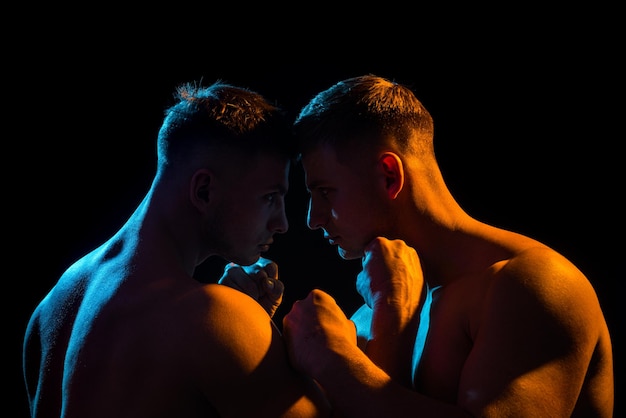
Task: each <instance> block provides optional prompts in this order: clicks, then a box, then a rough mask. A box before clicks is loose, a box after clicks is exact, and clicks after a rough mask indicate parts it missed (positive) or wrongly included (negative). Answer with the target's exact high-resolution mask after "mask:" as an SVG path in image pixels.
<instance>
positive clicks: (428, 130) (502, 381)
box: [283, 75, 614, 418]
mask: <svg viewBox="0 0 626 418" xmlns="http://www.w3.org/2000/svg"><path fill="white" fill-rule="evenodd" d="M295 126H296V132H297V135H298V137H299V139H300V142H301V152H302V164H303V167H304V170H305V174H306V185H307V188H308V190H309V192H310V201H309V211H308V224H309V227H310V228H312V229H320V230H322V231H323V233H324V237H325V238H327V239H328V241H329V242H330V244H332V245H336V246H337V248H338V251H339V254H340V255H341V257H343V258H345V259H354V258H361V257H362V262H363V271H362V272H361V273H360V274H359V275H358V277H357V288H358V290H359V293H360V294H361V295H362V296H363V298H364V301H365V304H364V305H363V307H362V308H360V309H359V310H358V311H357V312H356V313H355V314H354V315H353V316H352V317H351V318H350V319H352V321H350V320H349V319H348V318H347V317H346V316H345V314H344V313H343V312H342V311H341V309H340V308H339V307H338V306H337V304H336V303H335V301H334V300H333V298H332V297H331V296H330V295H328V294H326V293H325V292H323V291H320V290H313V291H312V292H311V293H310V294H309V295H308V297H307V298H306V299H304V300H301V301H298V302H296V303H295V304H294V306H293V307H292V309H291V311H290V312H289V313H288V314H287V315H285V317H284V320H283V331H284V333H285V337H286V338H287V340H288V343H289V352H290V355H291V358H292V361H293V363H294V364H295V365H296V367H297V368H298V369H299V370H301V371H303V372H305V373H307V374H309V375H310V376H312V377H313V378H314V379H315V380H316V381H317V382H318V383H319V384H321V386H322V387H323V388H324V390H325V392H326V394H327V396H328V397H329V399H330V400H331V402H332V403H333V405H334V406H335V407H336V408H337V410H338V412H339V413H340V414H342V415H345V416H347V417H357V416H358V417H361V418H363V417H383V416H388V417H396V418H398V417H416V416H419V417H469V416H476V417H497V418H500V417H505V416H506V417H508V416H511V417H548V416H550V417H570V416H573V417H606V418H610V417H612V411H613V402H614V388H613V362H612V348H611V341H610V336H609V332H608V329H607V325H606V322H605V318H604V315H603V312H602V309H601V307H600V305H599V302H598V298H597V296H596V293H595V291H594V289H593V287H592V286H591V284H590V282H589V281H588V279H587V278H586V277H585V275H584V274H583V273H582V272H581V271H580V270H579V269H578V268H577V267H576V266H575V265H574V264H572V263H571V262H570V261H569V260H567V259H566V258H565V257H564V256H563V255H561V254H559V253H558V252H557V251H555V250H554V249H552V248H550V247H549V246H547V245H545V244H543V243H541V242H538V241H537V240H535V239H532V238H530V237H527V236H524V235H520V234H518V233H515V232H511V231H507V230H504V229H501V228H498V227H495V226H491V225H488V224H486V223H483V222H481V221H479V220H477V219H475V218H473V217H472V216H470V215H469V214H468V213H466V212H465V211H464V210H463V208H461V207H460V205H459V204H458V203H457V201H456V200H455V198H454V196H452V194H451V193H450V191H449V190H448V188H447V186H446V183H445V182H444V179H443V176H442V173H441V171H440V169H439V166H438V164H437V160H436V158H435V153H434V147H433V132H434V129H433V120H432V118H431V116H430V114H429V112H428V111H427V110H426V109H425V108H424V106H423V105H422V104H421V103H420V101H419V100H418V99H417V98H416V97H415V96H414V94H413V93H412V92H411V91H410V90H409V89H407V88H406V87H404V86H402V85H400V84H397V83H395V82H391V81H389V80H386V79H383V78H380V77H376V76H373V75H368V76H362V77H355V78H351V79H347V80H344V81H341V82H339V83H337V84H335V85H334V86H332V87H330V88H329V89H328V90H326V91H323V92H321V93H319V94H318V95H317V96H316V97H314V98H313V99H312V100H311V101H310V102H309V104H308V105H306V106H305V107H304V108H303V109H302V111H301V113H300V115H299V117H298V119H297V121H296V124H295ZM468 128H469V127H468ZM468 134H469V135H471V134H472V132H471V131H470V132H468ZM355 324H356V328H355V326H354V325H355Z"/></svg>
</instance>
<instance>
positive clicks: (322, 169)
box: [302, 144, 349, 187]
mask: <svg viewBox="0 0 626 418" xmlns="http://www.w3.org/2000/svg"><path fill="white" fill-rule="evenodd" d="M302 168H303V169H304V174H305V178H306V184H307V186H309V187H312V186H315V185H318V184H326V183H335V182H338V181H340V180H341V179H342V178H344V176H345V174H347V172H348V171H349V167H348V166H346V165H345V164H342V163H340V162H339V159H338V156H337V153H336V151H335V149H334V148H333V147H331V146H330V145H327V144H324V145H319V146H317V147H315V148H312V149H310V150H309V151H308V152H307V153H306V154H305V155H303V156H302Z"/></svg>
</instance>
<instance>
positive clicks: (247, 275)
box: [218, 257, 285, 317]
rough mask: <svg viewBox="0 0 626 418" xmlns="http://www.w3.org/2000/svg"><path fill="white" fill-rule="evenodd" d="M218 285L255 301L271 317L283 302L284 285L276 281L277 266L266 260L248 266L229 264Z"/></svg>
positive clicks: (261, 259) (262, 259)
mask: <svg viewBox="0 0 626 418" xmlns="http://www.w3.org/2000/svg"><path fill="white" fill-rule="evenodd" d="M218 283H219V284H222V285H225V286H228V287H232V288H233V289H237V290H239V291H241V292H243V293H245V294H247V295H248V296H250V297H251V298H252V299H254V300H256V301H257V302H258V303H259V304H260V305H261V306H262V307H263V309H265V311H266V312H267V313H268V314H269V316H270V317H273V316H274V314H275V313H276V310H277V309H278V307H279V306H280V303H281V302H282V300H283V292H284V290H285V285H284V284H283V282H281V281H280V280H278V265H277V264H276V263H274V262H273V261H272V260H268V259H267V258H263V257H261V258H259V260H258V261H257V262H256V263H254V264H252V265H249V266H240V265H238V264H234V263H229V264H227V265H226V266H225V267H224V274H223V275H222V277H221V278H220V279H219V280H218Z"/></svg>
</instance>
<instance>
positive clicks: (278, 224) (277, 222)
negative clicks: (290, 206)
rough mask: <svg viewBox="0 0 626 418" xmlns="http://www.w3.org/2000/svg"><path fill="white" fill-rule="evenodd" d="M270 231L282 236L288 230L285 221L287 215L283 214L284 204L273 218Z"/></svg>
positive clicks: (287, 224) (287, 223) (287, 222)
mask: <svg viewBox="0 0 626 418" xmlns="http://www.w3.org/2000/svg"><path fill="white" fill-rule="evenodd" d="M271 229H272V231H274V232H275V233H278V234H284V233H285V232H287V230H288V229H289V221H288V220H287V213H286V212H285V205H284V204H282V205H281V206H280V209H279V210H278V211H277V212H276V215H275V216H274V217H273V219H272V225H271Z"/></svg>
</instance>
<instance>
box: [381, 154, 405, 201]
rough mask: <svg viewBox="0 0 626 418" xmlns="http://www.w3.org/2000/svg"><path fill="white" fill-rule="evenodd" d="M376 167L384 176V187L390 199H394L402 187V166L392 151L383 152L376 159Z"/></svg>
mask: <svg viewBox="0 0 626 418" xmlns="http://www.w3.org/2000/svg"><path fill="white" fill-rule="evenodd" d="M378 167H379V169H380V171H381V173H382V174H383V176H384V178H385V187H386V190H387V195H388V196H389V198H390V199H395V198H396V197H398V194H399V193H400V191H401V190H402V188H403V187H404V166H403V164H402V160H401V159H400V157H398V155H397V154H394V153H393V152H385V153H384V154H382V155H381V156H380V158H379V159H378Z"/></svg>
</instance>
